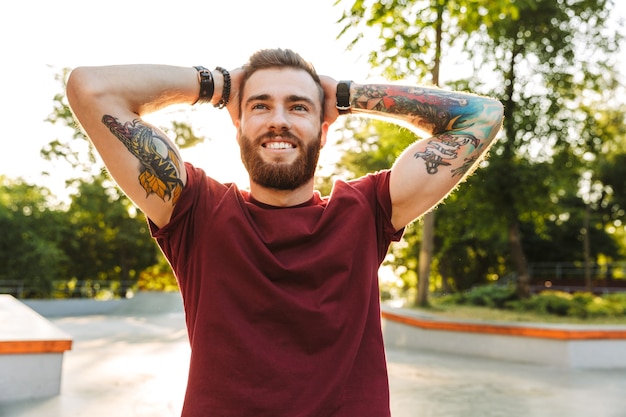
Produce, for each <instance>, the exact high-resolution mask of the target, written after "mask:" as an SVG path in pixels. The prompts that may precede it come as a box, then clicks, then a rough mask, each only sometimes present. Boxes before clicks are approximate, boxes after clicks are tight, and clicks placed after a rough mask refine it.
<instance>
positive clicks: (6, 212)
mask: <svg viewBox="0 0 626 417" xmlns="http://www.w3.org/2000/svg"><path fill="white" fill-rule="evenodd" d="M47 197H48V191H47V190H46V189H44V188H41V187H37V186H34V185H30V184H27V183H25V182H24V181H22V180H8V179H7V178H5V177H2V176H0V229H1V230H2V235H1V236H2V237H1V238H0V281H10V282H11V283H12V284H13V285H10V287H17V288H20V287H21V288H22V290H21V291H20V290H18V293H17V294H15V295H16V296H18V297H48V296H50V294H51V292H52V289H53V288H52V282H53V281H54V280H55V279H61V278H62V276H63V272H64V266H65V264H66V262H67V257H66V256H65V254H64V253H63V251H62V250H60V249H59V248H58V243H59V241H60V239H61V225H62V222H63V216H62V214H61V213H59V212H57V211H55V210H53V209H51V208H50V207H48V206H47V204H46V200H47Z"/></svg>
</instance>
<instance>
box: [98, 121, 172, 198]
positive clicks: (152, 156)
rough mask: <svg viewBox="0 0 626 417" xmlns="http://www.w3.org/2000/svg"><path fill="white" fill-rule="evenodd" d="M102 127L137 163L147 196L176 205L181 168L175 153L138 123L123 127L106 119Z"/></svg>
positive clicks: (126, 124)
mask: <svg viewBox="0 0 626 417" xmlns="http://www.w3.org/2000/svg"><path fill="white" fill-rule="evenodd" d="M102 123H104V124H105V125H106V126H107V127H108V128H109V130H110V131H111V133H113V134H114V135H115V137H117V138H118V139H119V140H120V141H121V142H122V143H123V144H124V146H126V148H127V149H128V150H129V151H130V152H131V153H132V154H133V155H134V156H135V157H136V158H137V159H138V160H139V162H140V164H141V167H140V173H139V177H138V179H139V184H141V186H142V187H143V189H144V190H145V191H146V196H148V195H150V194H156V195H157V196H159V197H160V198H161V199H163V201H167V200H169V201H171V202H172V204H175V203H176V201H177V200H178V197H179V196H180V193H181V191H182V189H183V183H182V181H181V179H180V169H182V165H181V161H180V158H179V157H178V153H177V152H176V150H175V149H174V148H173V147H171V146H170V145H169V144H168V142H167V141H166V140H165V139H164V138H163V137H161V136H159V135H158V134H157V133H156V132H155V131H154V129H152V128H151V127H150V126H147V125H145V124H144V123H142V122H141V120H138V119H135V120H133V121H132V122H126V123H124V124H122V123H120V121H119V120H118V119H117V118H115V117H113V116H109V115H105V116H104V117H103V118H102Z"/></svg>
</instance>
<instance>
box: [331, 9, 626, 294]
mask: <svg viewBox="0 0 626 417" xmlns="http://www.w3.org/2000/svg"><path fill="white" fill-rule="evenodd" d="M341 3H342V4H345V9H344V10H345V11H344V15H343V17H342V19H341V20H340V22H342V23H344V24H345V26H344V29H343V31H342V32H341V33H340V36H343V37H351V39H352V43H351V45H350V47H351V48H356V47H357V45H359V44H362V45H363V44H365V43H367V45H368V51H369V55H368V58H369V62H370V64H371V65H372V71H373V72H378V73H379V74H382V75H384V76H385V77H387V78H390V79H397V78H400V77H402V78H404V79H409V80H412V79H417V80H418V82H421V83H428V81H429V78H428V77H429V76H430V74H435V73H438V72H437V71H439V68H435V66H436V65H435V64H436V63H437V61H438V58H439V57H438V56H437V50H436V49H435V48H434V45H435V44H437V43H438V42H439V40H440V39H437V38H436V36H437V33H438V32H437V29H438V25H439V24H441V25H442V28H443V31H442V32H443V33H442V36H443V37H442V39H441V40H442V41H443V42H442V44H443V51H442V52H441V53H442V55H441V61H442V62H441V66H442V68H441V71H442V72H443V70H444V69H448V71H447V73H449V74H451V76H449V77H448V78H449V79H447V80H445V81H443V83H444V84H445V85H446V87H449V88H451V89H456V90H462V91H465V90H471V91H475V92H478V93H482V94H488V95H491V96H495V97H498V98H499V99H500V100H501V101H502V102H503V103H504V104H505V108H506V110H505V112H506V119H505V124H504V129H503V133H502V136H501V138H500V140H499V141H498V142H497V143H496V144H495V146H494V147H493V148H492V150H491V155H490V157H489V159H488V160H487V162H485V163H483V164H482V166H481V168H480V169H479V170H478V171H476V173H474V174H473V176H472V177H470V178H469V179H468V181H467V182H466V183H465V184H463V185H462V186H461V187H460V188H459V189H458V190H456V191H455V192H454V193H453V194H452V195H451V196H450V197H448V199H447V200H446V201H445V202H444V203H443V204H441V205H440V206H439V207H438V208H437V211H436V213H437V217H436V231H437V233H436V241H435V261H434V262H433V267H434V268H436V271H433V275H434V276H435V277H436V278H437V279H436V281H438V282H439V283H441V287H440V289H439V290H440V291H443V292H449V291H450V290H455V289H456V290H463V289H468V288H471V287H473V286H475V285H478V284H483V283H487V282H490V281H492V280H494V279H498V278H500V277H503V276H506V275H508V274H511V273H514V274H516V275H517V276H518V278H520V279H519V280H518V282H519V283H524V281H526V280H529V279H530V277H529V275H528V273H527V267H528V262H539V261H564V260H568V261H573V260H577V261H583V260H584V259H589V260H591V261H593V260H594V259H598V258H599V257H606V258H609V259H617V258H619V257H624V256H625V255H626V244H625V242H626V236H625V235H626V229H624V224H626V221H625V220H624V216H625V209H624V207H625V205H624V203H626V201H624V200H623V196H624V195H626V189H625V188H624V187H625V186H626V182H625V181H626V180H625V178H626V173H625V172H624V166H626V159H625V158H624V157H623V155H624V152H623V149H624V143H625V140H626V139H625V138H626V127H625V126H626V123H624V120H625V115H626V111H625V108H624V101H623V97H624V95H623V91H624V88H623V86H622V85H620V84H619V82H618V76H619V74H617V73H616V71H615V68H616V66H615V65H614V61H615V59H616V58H617V56H618V54H617V52H618V45H619V42H620V41H621V35H620V33H619V32H618V31H616V30H613V29H610V28H609V27H608V26H607V21H608V20H609V18H610V17H611V13H612V6H613V2H611V1H608V0H587V1H580V2H568V1H559V2H555V1H548V0H531V1H524V2H508V1H491V0H490V1H487V0H471V1H463V0H453V1H446V2H442V1H438V0H433V1H418V0H414V1H405V0H385V1H363V0H355V1H346V2H341ZM449 68H453V69H449ZM435 70H436V71H435ZM353 127H354V128H358V129H360V130H359V131H358V132H356V133H354V134H353V135H352V136H350V138H352V139H358V140H354V141H352V145H351V146H349V147H346V152H348V153H354V154H355V155H354V156H346V158H344V159H343V160H342V161H341V164H342V165H341V167H340V168H339V169H338V172H341V170H347V171H351V172H354V173H355V174H356V173H358V172H362V171H364V170H368V169H376V168H377V167H379V166H381V162H382V161H384V160H385V155H381V153H384V152H389V154H388V155H387V157H388V158H394V157H395V155H397V152H396V153H394V152H391V151H390V150H391V149H393V147H392V146H390V145H389V144H388V143H389V142H394V141H397V142H398V144H399V145H401V146H404V145H405V143H406V142H405V141H404V139H403V138H402V137H400V136H398V135H396V134H394V132H392V131H390V130H389V129H386V128H382V127H381V125H376V124H371V125H367V126H366V127H363V126H359V125H354V126H353ZM367 137H369V138H370V139H367ZM376 142H378V145H377V146H376ZM363 145H365V146H363ZM351 158H354V159H355V160H356V162H357V163H352V162H351ZM389 165H390V164H389ZM586 216H588V217H586ZM585 221H588V225H585ZM411 233H412V231H411ZM411 233H409V234H407V235H406V236H405V238H406V239H405V240H406V241H408V242H410V244H407V245H401V246H399V247H397V248H396V249H395V250H394V253H393V256H392V257H391V263H392V265H394V266H395V268H396V271H397V273H398V274H400V275H401V276H402V277H403V278H405V282H406V283H414V282H415V279H414V278H415V272H414V271H415V270H417V269H416V268H417V266H418V257H417V251H416V250H415V249H414V248H413V247H412V246H413V245H419V244H420V236H419V234H415V235H413V234H411ZM585 238H588V239H589V243H590V244H589V245H588V250H584V249H583V240H584V239H585ZM518 290H519V291H520V294H522V295H528V294H529V293H528V287H527V286H526V285H520V288H518Z"/></svg>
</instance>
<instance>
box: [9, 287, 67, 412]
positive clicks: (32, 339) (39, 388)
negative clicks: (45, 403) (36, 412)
mask: <svg viewBox="0 0 626 417" xmlns="http://www.w3.org/2000/svg"><path fill="white" fill-rule="evenodd" d="M71 348H72V339H71V337H70V336H69V335H68V334H66V333H65V332H63V331H61V330H60V329H58V328H57V327H55V326H54V325H53V324H52V323H50V322H49V321H48V320H47V319H45V318H44V317H42V316H41V315H39V314H38V313H36V312H35V311H33V310H32V309H31V308H29V307H27V306H26V305H24V304H23V303H21V302H20V301H18V300H16V299H15V298H14V297H13V296H11V295H6V294H0V401H7V400H18V399H30V398H39V397H47V396H51V395H58V394H59V393H60V391H61V371H62V363H63V353H64V352H65V351H66V350H70V349H71Z"/></svg>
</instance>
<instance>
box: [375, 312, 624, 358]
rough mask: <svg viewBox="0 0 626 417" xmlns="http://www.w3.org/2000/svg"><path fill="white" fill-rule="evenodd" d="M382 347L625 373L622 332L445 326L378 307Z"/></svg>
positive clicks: (619, 329)
mask: <svg viewBox="0 0 626 417" xmlns="http://www.w3.org/2000/svg"><path fill="white" fill-rule="evenodd" d="M382 318H383V333H384V337H385V343H386V344H388V345H391V346H395V347H402V348H415V349H428V350H436V351H440V352H447V353H455V354H462V355H468V356H479V357H486V358H492V359H501V360H509V361H516V362H527V363H537V364H545V365H555V366H561V367H570V368H605V369H606V368H611V369H616V368H626V355H625V354H624V352H626V326H593V327H592V326H582V325H581V326H577V325H550V324H534V323H494V322H476V321H461V320H457V321H455V320H447V319H441V318H436V317H432V316H428V315H422V314H420V313H419V312H415V311H412V310H408V309H399V308H390V307H383V313H382Z"/></svg>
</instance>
